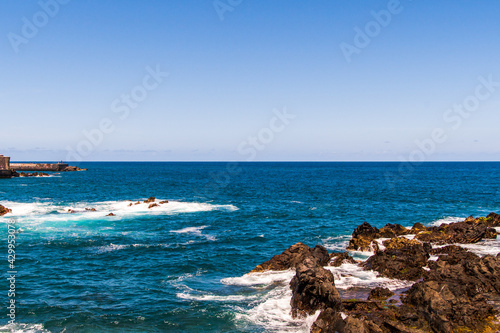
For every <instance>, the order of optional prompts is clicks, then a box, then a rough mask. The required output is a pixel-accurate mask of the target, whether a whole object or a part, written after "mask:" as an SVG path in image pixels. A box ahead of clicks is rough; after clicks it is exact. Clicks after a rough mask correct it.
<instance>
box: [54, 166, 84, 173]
mask: <svg viewBox="0 0 500 333" xmlns="http://www.w3.org/2000/svg"><path fill="white" fill-rule="evenodd" d="M60 171H62V172H74V171H87V169H81V168H79V167H76V166H67V167H65V168H64V169H62V170H60Z"/></svg>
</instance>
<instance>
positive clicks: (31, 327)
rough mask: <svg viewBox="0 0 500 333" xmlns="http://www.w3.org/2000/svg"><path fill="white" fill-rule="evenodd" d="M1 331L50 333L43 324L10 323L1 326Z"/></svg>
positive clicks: (9, 332)
mask: <svg viewBox="0 0 500 333" xmlns="http://www.w3.org/2000/svg"><path fill="white" fill-rule="evenodd" d="M0 332H5V333H7V332H8V333H50V331H49V330H46V329H44V328H43V325H42V324H22V323H16V324H8V325H3V326H0Z"/></svg>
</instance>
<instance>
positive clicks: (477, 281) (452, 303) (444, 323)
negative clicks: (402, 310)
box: [403, 251, 500, 332]
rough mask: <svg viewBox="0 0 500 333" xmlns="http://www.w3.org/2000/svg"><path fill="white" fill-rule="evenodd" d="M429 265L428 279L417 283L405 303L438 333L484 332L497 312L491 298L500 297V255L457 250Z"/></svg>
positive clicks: (426, 277) (409, 292) (404, 299)
mask: <svg viewBox="0 0 500 333" xmlns="http://www.w3.org/2000/svg"><path fill="white" fill-rule="evenodd" d="M429 267H430V271H429V272H428V274H426V276H425V278H424V281H422V282H418V283H416V284H414V285H413V286H412V287H411V288H410V290H409V291H408V293H407V296H406V297H405V298H403V302H404V303H405V304H406V305H408V306H411V307H413V308H415V309H416V311H417V313H418V314H419V315H421V316H423V317H424V318H425V319H426V320H427V321H428V322H429V324H430V326H431V328H432V329H433V330H434V331H436V332H453V331H454V330H458V329H462V330H463V331H466V330H465V329H468V330H469V331H474V332H482V331H483V330H484V329H485V327H486V326H485V325H487V324H488V321H491V319H492V317H493V316H494V314H495V309H494V308H493V306H492V305H491V304H489V303H488V298H489V297H491V296H493V297H495V298H498V296H500V255H497V256H496V257H493V256H485V257H483V258H480V257H478V256H477V255H475V254H473V253H470V252H463V251H460V252H453V253H451V254H449V255H442V256H440V257H439V260H438V261H437V262H434V263H433V262H431V263H430V264H429ZM492 332H493V331H492Z"/></svg>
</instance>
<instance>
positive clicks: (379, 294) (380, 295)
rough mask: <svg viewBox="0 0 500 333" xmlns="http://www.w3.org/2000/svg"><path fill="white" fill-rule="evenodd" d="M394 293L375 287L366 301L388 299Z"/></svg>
mask: <svg viewBox="0 0 500 333" xmlns="http://www.w3.org/2000/svg"><path fill="white" fill-rule="evenodd" d="M393 295H394V293H393V292H392V291H390V290H389V289H387V288H382V287H377V288H375V289H372V291H370V295H369V296H368V300H372V299H374V300H385V299H388V298H389V297H391V296H393Z"/></svg>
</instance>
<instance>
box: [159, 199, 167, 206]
mask: <svg viewBox="0 0 500 333" xmlns="http://www.w3.org/2000/svg"><path fill="white" fill-rule="evenodd" d="M163 204H168V200H164V201H160V205H163Z"/></svg>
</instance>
